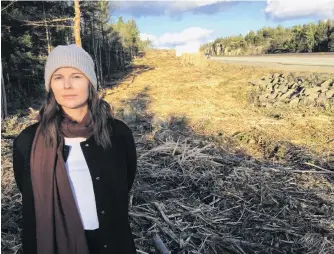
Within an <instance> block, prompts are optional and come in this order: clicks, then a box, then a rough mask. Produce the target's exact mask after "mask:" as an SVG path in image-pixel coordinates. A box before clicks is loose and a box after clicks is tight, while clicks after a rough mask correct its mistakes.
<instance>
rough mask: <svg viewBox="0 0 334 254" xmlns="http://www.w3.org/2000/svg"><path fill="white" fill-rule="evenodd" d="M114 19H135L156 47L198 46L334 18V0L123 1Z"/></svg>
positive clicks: (114, 14) (145, 35) (143, 35)
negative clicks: (267, 27)
mask: <svg viewBox="0 0 334 254" xmlns="http://www.w3.org/2000/svg"><path fill="white" fill-rule="evenodd" d="M112 15H113V17H114V19H116V18H117V17H118V16H123V18H124V19H125V20H127V19H130V18H132V17H133V18H134V19H135V21H136V23H137V25H138V27H139V30H140V33H141V37H142V38H143V39H146V38H150V39H151V40H152V41H153V43H154V46H155V47H157V48H177V47H182V46H185V45H188V48H189V45H192V47H194V48H196V47H198V45H200V44H202V43H205V42H209V41H211V40H214V39H216V38H217V37H225V36H230V35H237V34H246V33H247V32H249V31H250V30H254V31H255V30H258V29H260V28H261V27H263V26H270V27H276V26H277V25H279V24H280V25H283V26H284V27H289V26H293V25H297V24H305V23H308V22H311V21H314V22H317V21H318V20H320V19H322V20H324V19H328V18H331V19H334V0H318V1H309V2H307V1H306V0H305V1H298V0H295V1H292V0H279V1H272V0H268V1H252V2H251V1H243V2H242V1H187V2H185V1H154V2H151V1H122V2H117V3H116V4H115V6H114V11H113V12H112Z"/></svg>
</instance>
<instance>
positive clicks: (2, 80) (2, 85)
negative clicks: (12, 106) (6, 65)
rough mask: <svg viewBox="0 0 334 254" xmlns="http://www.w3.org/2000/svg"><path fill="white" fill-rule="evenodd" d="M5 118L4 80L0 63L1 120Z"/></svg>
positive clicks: (6, 114)
mask: <svg viewBox="0 0 334 254" xmlns="http://www.w3.org/2000/svg"><path fill="white" fill-rule="evenodd" d="M7 116H8V113H7V99H6V90H5V80H4V78H3V70H2V63H1V119H5V118H6V117H7Z"/></svg>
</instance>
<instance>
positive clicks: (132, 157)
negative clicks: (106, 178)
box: [125, 129, 137, 192]
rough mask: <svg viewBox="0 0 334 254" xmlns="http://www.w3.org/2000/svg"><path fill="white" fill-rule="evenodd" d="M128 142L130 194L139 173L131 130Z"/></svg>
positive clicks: (126, 138)
mask: <svg viewBox="0 0 334 254" xmlns="http://www.w3.org/2000/svg"><path fill="white" fill-rule="evenodd" d="M125 140H126V142H125V143H126V161H127V176H128V191H129V192H130V190H131V188H132V185H133V182H134V179H135V176H136V172H137V150H136V144H135V141H134V138H133V134H132V131H131V130H130V129H129V131H128V132H127V135H126V137H125Z"/></svg>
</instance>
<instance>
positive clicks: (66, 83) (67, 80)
mask: <svg viewBox="0 0 334 254" xmlns="http://www.w3.org/2000/svg"><path fill="white" fill-rule="evenodd" d="M64 88H65V89H69V88H72V84H71V78H65V79H64Z"/></svg>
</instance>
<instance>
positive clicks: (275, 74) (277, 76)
mask: <svg viewBox="0 0 334 254" xmlns="http://www.w3.org/2000/svg"><path fill="white" fill-rule="evenodd" d="M280 76H281V74H279V73H274V74H273V78H274V79H277V78H279V77H280Z"/></svg>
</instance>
